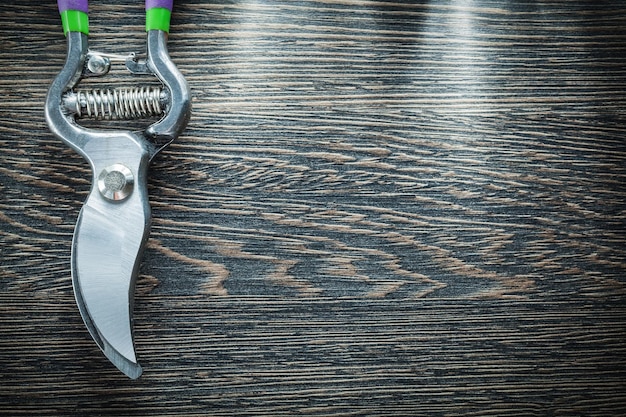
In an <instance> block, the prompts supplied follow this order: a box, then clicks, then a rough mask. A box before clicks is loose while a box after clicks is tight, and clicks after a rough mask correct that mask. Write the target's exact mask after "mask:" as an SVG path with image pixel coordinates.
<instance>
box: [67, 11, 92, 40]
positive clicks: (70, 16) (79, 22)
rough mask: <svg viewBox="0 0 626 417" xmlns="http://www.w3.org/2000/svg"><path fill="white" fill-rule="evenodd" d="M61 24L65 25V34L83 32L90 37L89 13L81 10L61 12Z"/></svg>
mask: <svg viewBox="0 0 626 417" xmlns="http://www.w3.org/2000/svg"><path fill="white" fill-rule="evenodd" d="M61 23H62V24H63V34H64V35H66V36H67V32H83V33H84V34H85V35H89V17H88V16H87V13H85V12H81V11H80V10H65V11H63V12H61Z"/></svg>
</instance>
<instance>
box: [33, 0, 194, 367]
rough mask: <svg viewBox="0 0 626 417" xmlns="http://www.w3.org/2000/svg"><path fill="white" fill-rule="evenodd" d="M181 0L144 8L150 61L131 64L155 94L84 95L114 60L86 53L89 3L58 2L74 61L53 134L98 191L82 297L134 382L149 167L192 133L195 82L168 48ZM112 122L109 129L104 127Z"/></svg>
mask: <svg viewBox="0 0 626 417" xmlns="http://www.w3.org/2000/svg"><path fill="white" fill-rule="evenodd" d="M172 6H173V0H146V2H145V8H146V32H147V42H146V45H147V48H146V54H145V58H143V59H140V58H139V57H138V56H137V55H135V54H129V55H128V56H125V57H124V58H123V61H124V65H125V67H126V69H127V70H128V71H130V73H132V74H134V75H137V76H145V77H146V78H148V77H151V78H152V79H151V83H152V84H151V85H147V86H142V87H136V86H133V87H125V88H111V89H101V88H100V89H91V90H81V89H80V88H79V83H80V82H81V80H83V79H85V78H87V77H102V76H104V75H106V74H107V73H108V72H109V69H110V68H111V61H112V60H114V59H115V58H116V56H114V55H107V54H103V53H99V52H95V51H91V50H89V48H88V34H89V20H88V4H87V0H58V7H59V12H60V14H61V21H62V24H63V32H64V34H65V36H66V38H67V59H66V61H65V65H64V66H63V69H62V70H61V72H60V73H59V74H58V75H57V77H56V78H55V80H54V81H53V82H52V85H51V86H50V89H49V92H48V97H47V100H46V107H45V114H46V120H47V122H48V125H49V127H50V129H51V131H52V132H53V133H54V134H55V135H56V136H57V137H58V138H59V139H61V140H62V141H63V142H65V143H66V144H67V145H69V146H70V147H72V148H73V149H74V150H75V151H76V152H78V153H79V154H80V155H82V156H83V157H84V158H85V159H86V160H87V161H88V162H89V164H90V166H91V170H92V186H91V190H90V192H89V195H88V197H87V200H86V201H85V203H84V205H83V207H82V209H81V211H80V214H79V215H78V221H77V223H76V228H75V231H74V238H73V242H72V253H71V271H72V283H73V287H74V294H75V297H76V301H77V304H78V308H79V310H80V313H81V316H82V318H83V320H84V322H85V325H86V326H87V329H89V332H90V333H91V336H92V337H93V339H94V340H95V342H96V343H97V345H98V346H99V347H100V349H101V350H102V351H103V352H104V354H105V355H106V357H107V358H108V359H109V360H110V361H111V362H112V363H113V364H114V365H115V366H116V367H117V368H118V369H119V370H120V371H122V372H123V373H124V374H126V375H127V376H128V377H130V378H133V379H134V378H138V377H139V376H140V375H141V372H142V370H141V366H140V365H139V364H138V362H137V359H136V355H135V349H134V343H133V331H132V313H133V299H134V289H135V281H136V278H137V275H138V269H139V264H140V259H141V254H142V252H143V249H144V247H145V244H146V241H147V239H148V234H149V229H150V219H151V215H150V205H149V201H148V192H147V186H146V181H147V176H148V165H149V163H150V161H151V160H152V159H153V158H154V157H155V156H156V155H157V154H158V153H159V152H160V151H162V150H163V149H164V148H165V147H167V146H168V145H169V144H170V143H171V142H172V141H173V140H174V139H176V137H178V136H179V135H180V134H181V132H182V131H183V130H184V129H185V126H186V125H187V122H188V120H189V116H190V112H191V104H190V103H191V102H190V92H189V88H188V86H187V83H186V81H185V79H184V77H183V76H182V74H181V73H180V72H179V71H178V69H177V68H176V66H175V65H174V63H173V62H172V61H171V59H170V57H169V54H168V51H167V39H168V33H169V26H170V16H171V11H172ZM81 118H92V119H99V120H105V121H106V120H111V119H117V120H127V119H137V118H152V119H153V120H152V123H151V124H150V125H149V126H147V127H146V128H145V130H143V131H131V130H123V129H116V128H113V129H108V128H103V129H96V128H87V127H83V126H81V125H80V124H79V121H80V119H81ZM104 123H106V122H104Z"/></svg>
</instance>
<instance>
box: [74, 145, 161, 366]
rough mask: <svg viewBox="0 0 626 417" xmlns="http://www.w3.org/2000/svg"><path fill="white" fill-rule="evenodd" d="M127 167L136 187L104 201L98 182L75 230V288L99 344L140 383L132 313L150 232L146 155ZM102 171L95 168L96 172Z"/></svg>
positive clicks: (87, 321) (81, 310) (82, 309)
mask: <svg viewBox="0 0 626 417" xmlns="http://www.w3.org/2000/svg"><path fill="white" fill-rule="evenodd" d="M126 165H131V167H130V168H131V171H132V172H133V174H134V184H133V189H132V190H131V193H130V195H128V196H127V197H126V198H125V199H124V200H123V201H114V200H113V201H112V200H110V199H107V198H105V196H104V195H103V193H102V192H101V191H100V190H99V189H98V185H97V181H94V182H95V184H94V186H93V188H92V191H91V193H90V195H89V197H88V199H87V201H86V202H85V205H84V206H83V208H82V210H81V212H80V215H79V218H78V222H77V224H76V229H75V231H74V241H73V244H72V283H73V285H74V294H75V297H76V302H77V304H78V307H79V310H80V313H81V315H82V317H83V320H84V321H85V324H86V326H87V328H88V329H89V332H90V333H91V336H92V337H93V339H94V340H95V342H96V343H97V344H98V346H99V347H100V349H102V351H103V352H104V354H105V355H106V357H107V358H108V359H109V360H110V361H111V362H112V363H113V364H114V365H115V366H116V367H117V368H118V369H119V370H120V371H122V372H123V373H125V374H126V375H127V376H129V377H130V378H137V377H139V376H140V375H141V367H140V366H139V364H138V363H137V359H136V356H135V350H134V346H133V334H132V311H133V299H134V290H135V281H136V278H137V273H138V267H139V264H140V257H141V253H142V252H143V249H144V246H145V243H146V239H147V237H148V231H149V228H150V206H149V204H148V202H147V192H146V186H145V171H146V166H147V156H145V157H144V158H143V161H141V162H140V163H139V164H136V165H135V164H129V163H127V164H126ZM132 165H134V166H132ZM101 171H102V169H101V168H99V167H98V166H94V172H101Z"/></svg>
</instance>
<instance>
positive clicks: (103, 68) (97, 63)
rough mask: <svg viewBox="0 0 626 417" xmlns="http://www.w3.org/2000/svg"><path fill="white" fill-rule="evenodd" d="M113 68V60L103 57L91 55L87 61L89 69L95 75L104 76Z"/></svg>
mask: <svg viewBox="0 0 626 417" xmlns="http://www.w3.org/2000/svg"><path fill="white" fill-rule="evenodd" d="M110 68H111V60H109V58H107V57H104V56H102V55H97V54H90V55H89V60H88V61H87V69H88V70H89V72H91V73H92V74H93V75H104V74H106V73H107V72H109V69H110Z"/></svg>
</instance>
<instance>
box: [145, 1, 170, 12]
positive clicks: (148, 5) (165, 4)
mask: <svg viewBox="0 0 626 417" xmlns="http://www.w3.org/2000/svg"><path fill="white" fill-rule="evenodd" d="M155 7H161V8H163V9H168V10H169V11H170V12H171V11H172V8H174V0H146V10H148V9H154V8H155Z"/></svg>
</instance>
